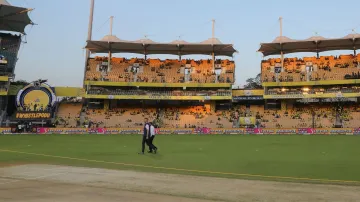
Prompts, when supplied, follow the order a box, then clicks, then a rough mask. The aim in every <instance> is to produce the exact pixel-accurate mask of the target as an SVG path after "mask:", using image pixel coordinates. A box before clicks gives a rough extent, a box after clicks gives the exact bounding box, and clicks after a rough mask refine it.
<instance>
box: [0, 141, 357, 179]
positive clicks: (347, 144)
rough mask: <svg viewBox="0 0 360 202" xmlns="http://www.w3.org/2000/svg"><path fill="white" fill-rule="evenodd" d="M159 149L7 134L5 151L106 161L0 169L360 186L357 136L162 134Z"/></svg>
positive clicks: (8, 159) (0, 159)
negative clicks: (78, 169) (67, 168)
mask: <svg viewBox="0 0 360 202" xmlns="http://www.w3.org/2000/svg"><path fill="white" fill-rule="evenodd" d="M155 144H156V145H157V146H158V147H159V153H158V154H156V155H154V154H146V155H138V154H137V153H138V152H139V151H140V148H141V136H140V135H14V136H12V135H3V136H0V149H8V150H14V151H21V152H30V153H39V154H47V155H55V156H64V157H72V158H80V159H91V160H96V161H101V162H94V161H82V160H76V159H69V158H54V157H49V156H37V155H29V154H23V153H9V152H1V151H0V166H1V165H6V164H19V163H46V164H61V165H72V166H84V167H101V168H110V169H131V170H138V171H150V172H166V173H177V174H195V175H209V176H221V177H229V178H246V179H247V178H250V179H253V178H257V179H270V180H281V181H294V179H281V178H280V179H279V178H266V177H261V176H244V175H231V174H230V175H229V174H220V173H203V172H188V171H184V170H167V169H159V168H149V167H137V166H125V165H121V164H117V163H116V162H120V163H127V164H139V165H147V166H155V167H167V168H178V169H187V170H200V171H211V172H224V173H238V174H251V175H266V176H280V177H294V178H316V179H330V180H346V181H359V184H360V172H359V170H360V146H359V145H360V138H359V137H356V136H295V135H293V136H292V135H290V136H277V135H273V136H240V135H237V136H235V135H233V136H224V135H211V136H209V135H208V136H206V135H204V136H195V135H169V136H166V135H162V136H157V137H156V138H155ZM105 162H114V163H105ZM303 181H311V180H303Z"/></svg>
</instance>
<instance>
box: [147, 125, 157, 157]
mask: <svg viewBox="0 0 360 202" xmlns="http://www.w3.org/2000/svg"><path fill="white" fill-rule="evenodd" d="M154 138H155V127H154V125H153V124H152V123H150V139H149V144H148V145H149V150H150V151H149V153H152V152H153V151H154V153H155V154H156V151H157V147H156V146H155V145H154V144H153V141H154Z"/></svg>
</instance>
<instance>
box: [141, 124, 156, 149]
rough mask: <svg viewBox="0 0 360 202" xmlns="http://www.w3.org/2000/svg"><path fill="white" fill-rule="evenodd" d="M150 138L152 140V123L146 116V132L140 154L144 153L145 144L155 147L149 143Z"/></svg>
mask: <svg viewBox="0 0 360 202" xmlns="http://www.w3.org/2000/svg"><path fill="white" fill-rule="evenodd" d="M149 140H150V124H149V122H148V119H147V118H145V124H144V134H143V137H142V143H141V153H139V154H144V151H145V144H147V145H148V146H149V147H150V148H151V149H153V147H152V145H150V144H149Z"/></svg>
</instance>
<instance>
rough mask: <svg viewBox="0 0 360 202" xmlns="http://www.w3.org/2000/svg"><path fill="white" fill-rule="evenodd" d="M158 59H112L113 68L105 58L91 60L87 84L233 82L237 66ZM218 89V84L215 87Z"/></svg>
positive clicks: (222, 61) (228, 62)
mask: <svg viewBox="0 0 360 202" xmlns="http://www.w3.org/2000/svg"><path fill="white" fill-rule="evenodd" d="M215 66H216V68H215V70H213V64H212V60H198V61H196V60H181V61H179V60H170V59H167V60H159V59H147V60H145V59H137V58H132V59H125V58H112V59H111V66H110V69H109V68H108V59H107V58H106V57H96V58H93V59H89V62H88V68H87V72H86V81H87V82H88V84H89V83H91V84H94V83H96V82H90V81H108V82H127V83H129V82H137V83H152V84H154V83H157V84H159V86H162V84H165V83H179V84H186V83H196V84H216V83H217V84H229V85H228V86H231V84H232V83H234V72H235V64H234V62H233V61H230V60H216V62H215ZM214 86H216V85H214Z"/></svg>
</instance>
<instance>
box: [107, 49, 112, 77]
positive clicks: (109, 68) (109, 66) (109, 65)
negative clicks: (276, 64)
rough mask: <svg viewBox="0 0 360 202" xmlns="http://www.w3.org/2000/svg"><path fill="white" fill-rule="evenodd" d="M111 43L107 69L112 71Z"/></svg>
mask: <svg viewBox="0 0 360 202" xmlns="http://www.w3.org/2000/svg"><path fill="white" fill-rule="evenodd" d="M111 56H112V55H111V43H109V57H108V68H107V71H111Z"/></svg>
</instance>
